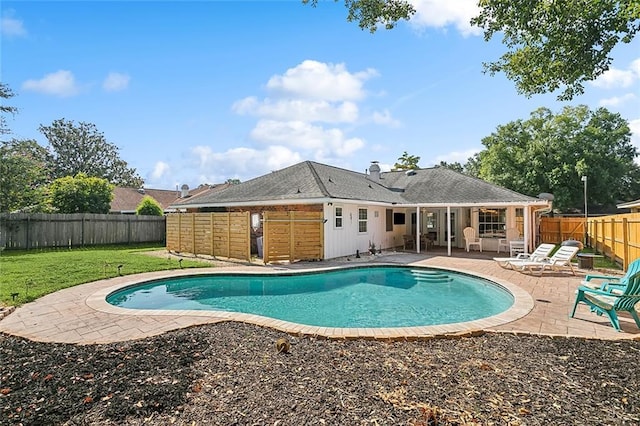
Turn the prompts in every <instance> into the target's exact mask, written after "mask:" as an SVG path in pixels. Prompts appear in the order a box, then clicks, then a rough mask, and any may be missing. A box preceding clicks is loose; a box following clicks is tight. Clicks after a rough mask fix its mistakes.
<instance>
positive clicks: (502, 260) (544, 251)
mask: <svg viewBox="0 0 640 426" xmlns="http://www.w3.org/2000/svg"><path fill="white" fill-rule="evenodd" d="M554 248H556V245H555V244H548V243H544V244H540V245H539V246H538V247H537V248H536V249H535V250H534V251H533V253H520V254H518V256H516V257H494V258H493V260H495V261H496V262H498V265H500V266H502V267H503V268H510V267H511V264H510V262H524V261H526V260H528V261H534V260H541V259H544V258H546V257H549V255H550V254H551V252H552V251H553V249H554Z"/></svg>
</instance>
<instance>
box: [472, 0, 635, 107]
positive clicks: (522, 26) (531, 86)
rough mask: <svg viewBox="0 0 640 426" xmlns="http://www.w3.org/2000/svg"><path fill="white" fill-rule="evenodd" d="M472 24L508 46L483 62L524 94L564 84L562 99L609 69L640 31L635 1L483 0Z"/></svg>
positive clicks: (581, 90) (487, 69) (571, 95)
mask: <svg viewBox="0 0 640 426" xmlns="http://www.w3.org/2000/svg"><path fill="white" fill-rule="evenodd" d="M480 6H481V8H482V10H481V12H480V15H478V16H477V17H475V18H473V19H472V20H471V23H472V24H474V25H477V26H478V27H480V28H482V29H483V30H484V38H485V40H486V41H489V40H490V39H491V38H492V37H493V36H494V34H496V33H500V34H502V40H503V44H505V45H506V46H507V48H508V49H509V50H508V51H507V53H505V54H504V55H502V57H501V58H500V59H499V60H497V61H495V62H489V63H486V64H485V71H487V72H489V74H491V75H494V74H496V73H498V72H504V73H505V75H506V76H507V78H509V79H510V80H513V81H514V82H515V84H516V88H517V89H518V92H519V93H521V94H524V95H526V96H528V97H530V96H531V95H534V94H537V93H546V92H553V91H555V90H556V89H560V88H563V89H564V90H563V92H562V93H561V94H560V95H559V96H558V99H560V100H570V99H572V98H573V97H574V96H576V95H578V94H581V93H583V92H584V87H583V84H584V82H586V81H589V80H594V79H595V78H597V77H598V76H599V75H601V74H602V73H604V72H605V71H606V70H608V69H609V65H610V64H611V61H612V58H611V55H610V54H611V50H612V49H613V48H614V47H615V46H616V45H617V44H618V43H620V42H623V43H629V42H630V41H631V40H632V39H633V38H634V36H635V35H636V33H637V32H638V30H639V29H640V2H638V0H598V1H593V0H563V1H549V0H481V1H480Z"/></svg>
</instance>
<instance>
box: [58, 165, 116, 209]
mask: <svg viewBox="0 0 640 426" xmlns="http://www.w3.org/2000/svg"><path fill="white" fill-rule="evenodd" d="M113 188H114V186H113V185H111V184H110V183H109V181H108V180H106V179H101V178H97V177H89V176H87V175H86V174H84V173H78V174H77V175H76V176H75V177H73V176H65V177H62V178H58V179H56V180H54V181H53V182H52V183H51V185H50V186H49V196H50V203H51V206H52V207H53V208H54V209H56V210H57V211H58V212H60V213H109V208H110V206H111V200H112V198H113Z"/></svg>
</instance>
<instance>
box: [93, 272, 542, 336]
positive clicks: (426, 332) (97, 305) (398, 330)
mask: <svg viewBox="0 0 640 426" xmlns="http://www.w3.org/2000/svg"><path fill="white" fill-rule="evenodd" d="M371 266H376V267H380V266H393V267H398V264H395V263H382V262H380V263H378V262H376V263H360V264H358V265H339V266H329V267H318V268H305V269H303V270H302V269H289V268H260V269H259V270H251V269H242V270H229V269H225V270H221V269H220V268H215V269H214V268H202V269H200V268H198V269H180V270H171V271H161V272H150V273H144V274H137V275H131V276H127V277H123V278H125V279H124V280H122V281H120V282H119V283H118V284H115V285H112V286H109V287H105V288H102V289H99V290H98V291H96V292H93V293H92V294H90V295H89V296H88V297H87V298H86V305H87V306H88V307H90V308H91V309H94V310H96V311H99V312H104V313H107V314H114V315H122V316H132V317H139V316H149V315H154V316H173V317H175V316H190V317H205V318H211V319H215V320H221V321H238V322H245V323H249V324H254V325H258V326H262V327H268V328H272V329H275V330H279V331H282V332H285V333H288V334H291V335H296V336H300V337H302V336H308V337H315V338H326V339H363V338H364V339H391V340H393V339H420V338H431V337H437V336H448V335H455V336H461V335H462V336H464V335H475V334H481V333H483V332H484V331H485V330H487V329H489V328H492V327H497V326H500V325H504V324H508V323H510V322H512V321H515V320H518V319H520V318H522V317H524V316H526V315H527V314H529V312H531V310H532V309H533V307H534V300H533V298H532V296H531V295H530V294H529V293H528V292H526V291H525V290H524V289H522V288H520V287H519V286H517V285H516V284H513V283H511V282H509V281H506V280H503V279H499V278H496V277H492V276H488V275H484V274H481V273H477V272H472V271H467V270H464V269H459V268H452V267H440V266H425V265H420V264H414V263H409V264H406V265H404V266H405V267H413V268H428V269H437V270H443V271H451V272H457V273H461V274H465V275H471V276H475V277H479V278H482V279H485V280H487V281H490V282H492V283H495V284H497V285H498V286H500V287H502V288H504V289H505V290H507V291H508V292H509V293H511V295H512V296H513V298H514V302H513V305H512V306H511V307H510V308H509V309H507V310H506V311H504V312H501V313H500V314H497V315H493V316H490V317H486V318H482V319H477V320H472V321H466V322H459V323H451V324H440V325H425V326H415V327H387V328H337V327H319V326H309V325H304V324H297V323H293V322H288V321H284V320H279V319H274V318H269V317H263V316H260V315H255V314H247V313H240V312H227V311H203V310H154V309H128V308H120V307H117V306H113V305H111V304H109V303H107V301H106V298H107V296H108V295H109V294H111V293H113V292H115V291H118V290H121V289H123V288H127V287H131V286H135V285H139V284H142V283H144V282H147V281H157V280H162V279H167V278H174V277H181V276H198V275H224V274H246V275H271V274H273V275H277V274H282V273H283V272H286V273H287V274H288V275H295V274H308V273H310V272H323V271H331V270H340V269H354V268H366V267H371Z"/></svg>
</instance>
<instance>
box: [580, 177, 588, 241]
mask: <svg viewBox="0 0 640 426" xmlns="http://www.w3.org/2000/svg"><path fill="white" fill-rule="evenodd" d="M581 180H582V182H583V183H584V245H585V247H586V246H587V245H588V241H589V240H588V238H589V233H588V231H587V218H588V216H589V214H588V213H587V177H586V176H582V179H581Z"/></svg>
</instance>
